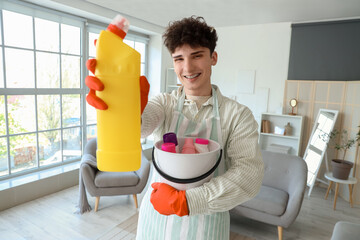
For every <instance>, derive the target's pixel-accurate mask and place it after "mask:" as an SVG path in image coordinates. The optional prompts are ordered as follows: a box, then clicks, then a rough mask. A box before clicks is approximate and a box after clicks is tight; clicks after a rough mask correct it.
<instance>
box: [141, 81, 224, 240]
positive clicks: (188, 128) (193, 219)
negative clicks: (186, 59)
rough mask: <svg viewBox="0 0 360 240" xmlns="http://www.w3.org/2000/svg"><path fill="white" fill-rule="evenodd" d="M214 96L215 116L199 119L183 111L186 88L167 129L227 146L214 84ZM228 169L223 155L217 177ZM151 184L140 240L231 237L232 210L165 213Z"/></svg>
mask: <svg viewBox="0 0 360 240" xmlns="http://www.w3.org/2000/svg"><path fill="white" fill-rule="evenodd" d="M212 94H213V99H214V104H213V117H211V118H208V119H205V120H203V121H202V122H200V123H196V122H194V121H191V120H189V119H187V118H186V117H185V116H184V115H183V114H182V109H183V106H184V102H185V91H183V92H182V94H181V97H180V98H179V101H178V104H177V108H176V110H175V111H174V118H173V120H172V122H171V126H170V129H169V131H168V132H175V133H176V135H177V136H178V137H201V138H207V139H211V140H214V141H217V142H218V143H219V144H220V146H221V147H222V148H224V146H223V143H222V136H221V126H220V115H219V106H218V100H217V95H216V91H215V89H214V88H212ZM153 170H154V169H153ZM224 172H225V161H224V159H223V160H222V161H221V162H220V164H219V166H218V168H217V169H216V170H215V173H214V177H215V176H218V175H221V174H223V173H224ZM153 173H154V174H153V177H152V180H151V183H153V182H159V181H160V176H159V174H158V173H157V172H156V171H155V170H154V171H153ZM152 190H153V189H152V187H151V185H150V187H149V188H148V190H147V192H146V194H145V196H144V198H143V200H142V203H141V207H140V213H139V221H138V227H137V234H136V239H137V240H165V239H166V240H184V239H188V240H212V239H214V240H228V239H229V234H230V216H229V212H228V211H226V212H219V213H214V214H210V215H195V216H184V217H179V216H177V215H170V216H165V215H161V214H160V213H158V212H157V211H156V210H155V209H154V207H153V205H152V204H151V202H150V195H151V192H152Z"/></svg>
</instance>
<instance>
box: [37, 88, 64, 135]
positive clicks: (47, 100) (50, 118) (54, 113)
mask: <svg viewBox="0 0 360 240" xmlns="http://www.w3.org/2000/svg"><path fill="white" fill-rule="evenodd" d="M37 107H38V128H39V130H49V129H55V128H60V96H59V95H39V96H37Z"/></svg>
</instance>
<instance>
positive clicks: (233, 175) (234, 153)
mask: <svg viewBox="0 0 360 240" xmlns="http://www.w3.org/2000/svg"><path fill="white" fill-rule="evenodd" d="M214 87H215V89H216V92H217V96H218V102H219V114H220V121H221V132H222V141H223V144H224V146H223V148H224V156H225V159H223V160H225V166H226V167H225V168H226V169H227V171H226V172H225V173H224V174H223V175H220V176H218V177H215V178H212V179H211V180H210V181H209V182H208V183H205V184H204V185H202V186H200V187H196V188H193V189H190V190H187V191H186V198H187V203H188V208H189V212H190V215H196V214H209V213H214V212H224V211H227V210H230V209H232V208H233V207H235V206H237V205H239V204H241V203H243V202H245V201H247V200H249V199H251V198H253V197H254V196H255V195H256V194H257V193H258V191H259V189H260V186H261V183H262V179H263V175H264V169H263V161H262V157H261V152H260V150H259V146H258V124H257V122H256V121H255V119H254V117H253V115H252V113H251V111H250V110H249V109H248V108H247V107H246V106H244V105H241V104H239V103H238V102H236V101H234V100H231V99H229V98H227V97H225V96H223V95H222V94H221V93H220V90H219V89H218V88H217V87H216V86H214ZM181 90H182V88H180V89H178V90H175V91H173V92H172V93H171V94H168V93H163V94H160V95H158V96H156V97H154V98H152V99H151V100H149V102H148V104H147V106H146V108H145V110H144V112H143V114H142V126H141V135H142V137H147V136H148V135H150V134H151V133H153V134H154V140H155V141H158V140H161V139H162V135H163V134H164V133H166V132H168V131H169V128H170V124H171V121H172V116H173V114H172V113H173V111H174V109H175V108H176V105H177V100H178V98H179V97H180V95H181ZM190 98H191V97H190ZM212 107H213V97H210V98H209V99H208V100H207V101H206V102H205V103H204V104H202V106H201V107H200V109H198V107H197V106H196V102H195V101H193V100H190V99H186V100H185V103H184V108H183V114H184V115H185V116H186V117H187V118H188V119H191V120H193V121H197V122H198V121H201V120H203V119H206V118H209V117H211V116H212V112H213V111H212Z"/></svg>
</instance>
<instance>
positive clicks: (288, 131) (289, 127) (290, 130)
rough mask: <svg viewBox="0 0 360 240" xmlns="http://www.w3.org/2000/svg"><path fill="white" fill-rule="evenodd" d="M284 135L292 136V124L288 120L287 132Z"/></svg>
mask: <svg viewBox="0 0 360 240" xmlns="http://www.w3.org/2000/svg"><path fill="white" fill-rule="evenodd" d="M284 135H287V136H291V135H292V126H290V123H289V122H288V123H287V125H285V133H284Z"/></svg>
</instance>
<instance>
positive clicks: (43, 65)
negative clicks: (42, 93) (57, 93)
mask: <svg viewBox="0 0 360 240" xmlns="http://www.w3.org/2000/svg"><path fill="white" fill-rule="evenodd" d="M59 62H60V61H59V55H58V54H53V53H42V52H37V53H36V80H37V85H36V86H37V88H59V87H60V81H59V80H60V63H59Z"/></svg>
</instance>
